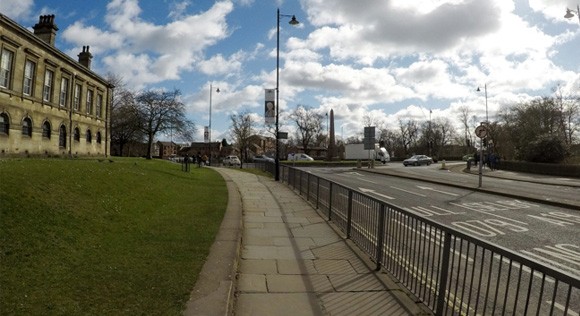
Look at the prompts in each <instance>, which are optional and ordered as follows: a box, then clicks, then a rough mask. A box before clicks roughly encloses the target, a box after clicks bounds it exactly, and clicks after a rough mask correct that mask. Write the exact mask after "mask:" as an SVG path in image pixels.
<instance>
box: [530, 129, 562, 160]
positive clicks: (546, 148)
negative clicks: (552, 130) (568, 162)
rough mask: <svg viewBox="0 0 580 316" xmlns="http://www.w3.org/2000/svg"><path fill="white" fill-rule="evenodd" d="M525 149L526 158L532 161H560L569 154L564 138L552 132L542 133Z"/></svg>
mask: <svg viewBox="0 0 580 316" xmlns="http://www.w3.org/2000/svg"><path fill="white" fill-rule="evenodd" d="M524 150H525V151H524V152H522V153H521V154H522V156H523V158H524V160H526V161H531V162H544V163H559V162H562V161H563V160H564V158H566V156H567V155H568V152H567V150H566V146H565V144H564V141H563V140H562V138H561V137H558V136H557V135H550V134H546V135H540V136H539V137H538V138H537V139H535V140H534V141H532V142H531V143H530V144H529V146H527V147H525V149H524Z"/></svg>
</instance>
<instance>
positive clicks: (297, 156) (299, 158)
mask: <svg viewBox="0 0 580 316" xmlns="http://www.w3.org/2000/svg"><path fill="white" fill-rule="evenodd" d="M288 160H290V161H314V158H312V157H310V156H308V155H307V154H288Z"/></svg>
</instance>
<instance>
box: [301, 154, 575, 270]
mask: <svg viewBox="0 0 580 316" xmlns="http://www.w3.org/2000/svg"><path fill="white" fill-rule="evenodd" d="M389 168H398V169H400V170H399V171H400V172H403V173H407V174H410V175H414V176H420V177H424V178H433V177H436V178H437V179H439V180H442V181H446V182H449V183H462V182H466V183H467V182H469V185H471V186H473V185H474V181H477V177H474V176H473V175H464V174H460V173H454V172H448V171H445V170H439V169H438V166H430V167H426V166H423V167H407V168H405V167H403V166H402V165H401V166H398V165H395V166H389ZM308 170H309V172H311V173H313V174H315V175H317V176H320V177H323V178H326V179H329V180H332V181H334V182H337V183H339V184H342V185H344V186H347V187H350V188H353V189H356V190H358V191H362V192H365V193H366V194H368V195H371V196H374V197H375V198H378V199H381V200H383V201H385V202H387V203H390V204H393V205H396V206H399V207H401V208H404V209H405V210H408V211H410V212H413V213H415V214H418V215H421V216H423V217H428V218H430V219H431V220H434V221H436V222H438V223H441V224H444V225H446V226H448V227H453V228H455V229H457V230H460V231H462V232H464V233H466V234H469V235H471V236H475V237H477V238H480V239H484V240H486V241H489V242H492V243H494V244H497V245H499V246H502V247H504V248H507V249H510V250H513V251H515V252H519V253H521V254H524V255H526V256H528V257H532V258H534V259H536V260H538V261H541V262H542V263H544V264H546V265H549V266H553V267H556V268H558V269H560V270H562V271H564V272H566V273H568V274H570V275H572V276H574V277H576V278H580V212H579V211H578V210H576V209H573V208H564V207H557V206H553V205H550V204H545V203H539V202H538V201H534V202H530V201H527V200H524V199H518V198H511V197H506V196H503V195H497V194H490V193H482V192H478V191H476V190H473V189H466V188H460V187H457V186H447V185H441V184H434V183H428V182H421V181H418V180H416V179H406V178H401V177H394V176H389V175H383V174H375V173H367V172H363V171H359V170H356V169H352V168H308ZM483 185H484V186H493V187H495V188H500V189H501V188H505V190H513V191H519V190H522V191H525V192H526V193H528V194H529V193H530V192H533V193H534V194H535V195H537V196H538V197H539V199H545V200H547V201H549V199H552V198H553V197H554V196H557V197H558V198H564V199H574V198H575V199H578V196H580V191H578V188H571V187H561V186H553V185H542V184H537V183H527V182H519V181H513V180H502V179H490V178H487V177H486V178H485V179H484V183H483Z"/></svg>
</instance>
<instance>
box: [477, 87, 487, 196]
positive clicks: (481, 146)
mask: <svg viewBox="0 0 580 316" xmlns="http://www.w3.org/2000/svg"><path fill="white" fill-rule="evenodd" d="M483 89H484V92H485V128H486V129H487V128H489V116H488V112H487V83H486V84H484V86H483ZM480 91H481V89H479V87H477V92H480ZM482 124H483V123H482ZM487 133H488V132H487V131H486V132H485V135H483V137H481V138H480V140H479V141H480V146H479V148H480V153H479V187H481V178H482V169H483V149H484V148H483V139H484V138H485V137H487ZM485 149H486V151H487V143H486V148H485Z"/></svg>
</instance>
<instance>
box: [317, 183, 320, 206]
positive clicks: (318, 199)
mask: <svg viewBox="0 0 580 316" xmlns="http://www.w3.org/2000/svg"><path fill="white" fill-rule="evenodd" d="M318 201H320V177H317V178H316V209H318Z"/></svg>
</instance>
